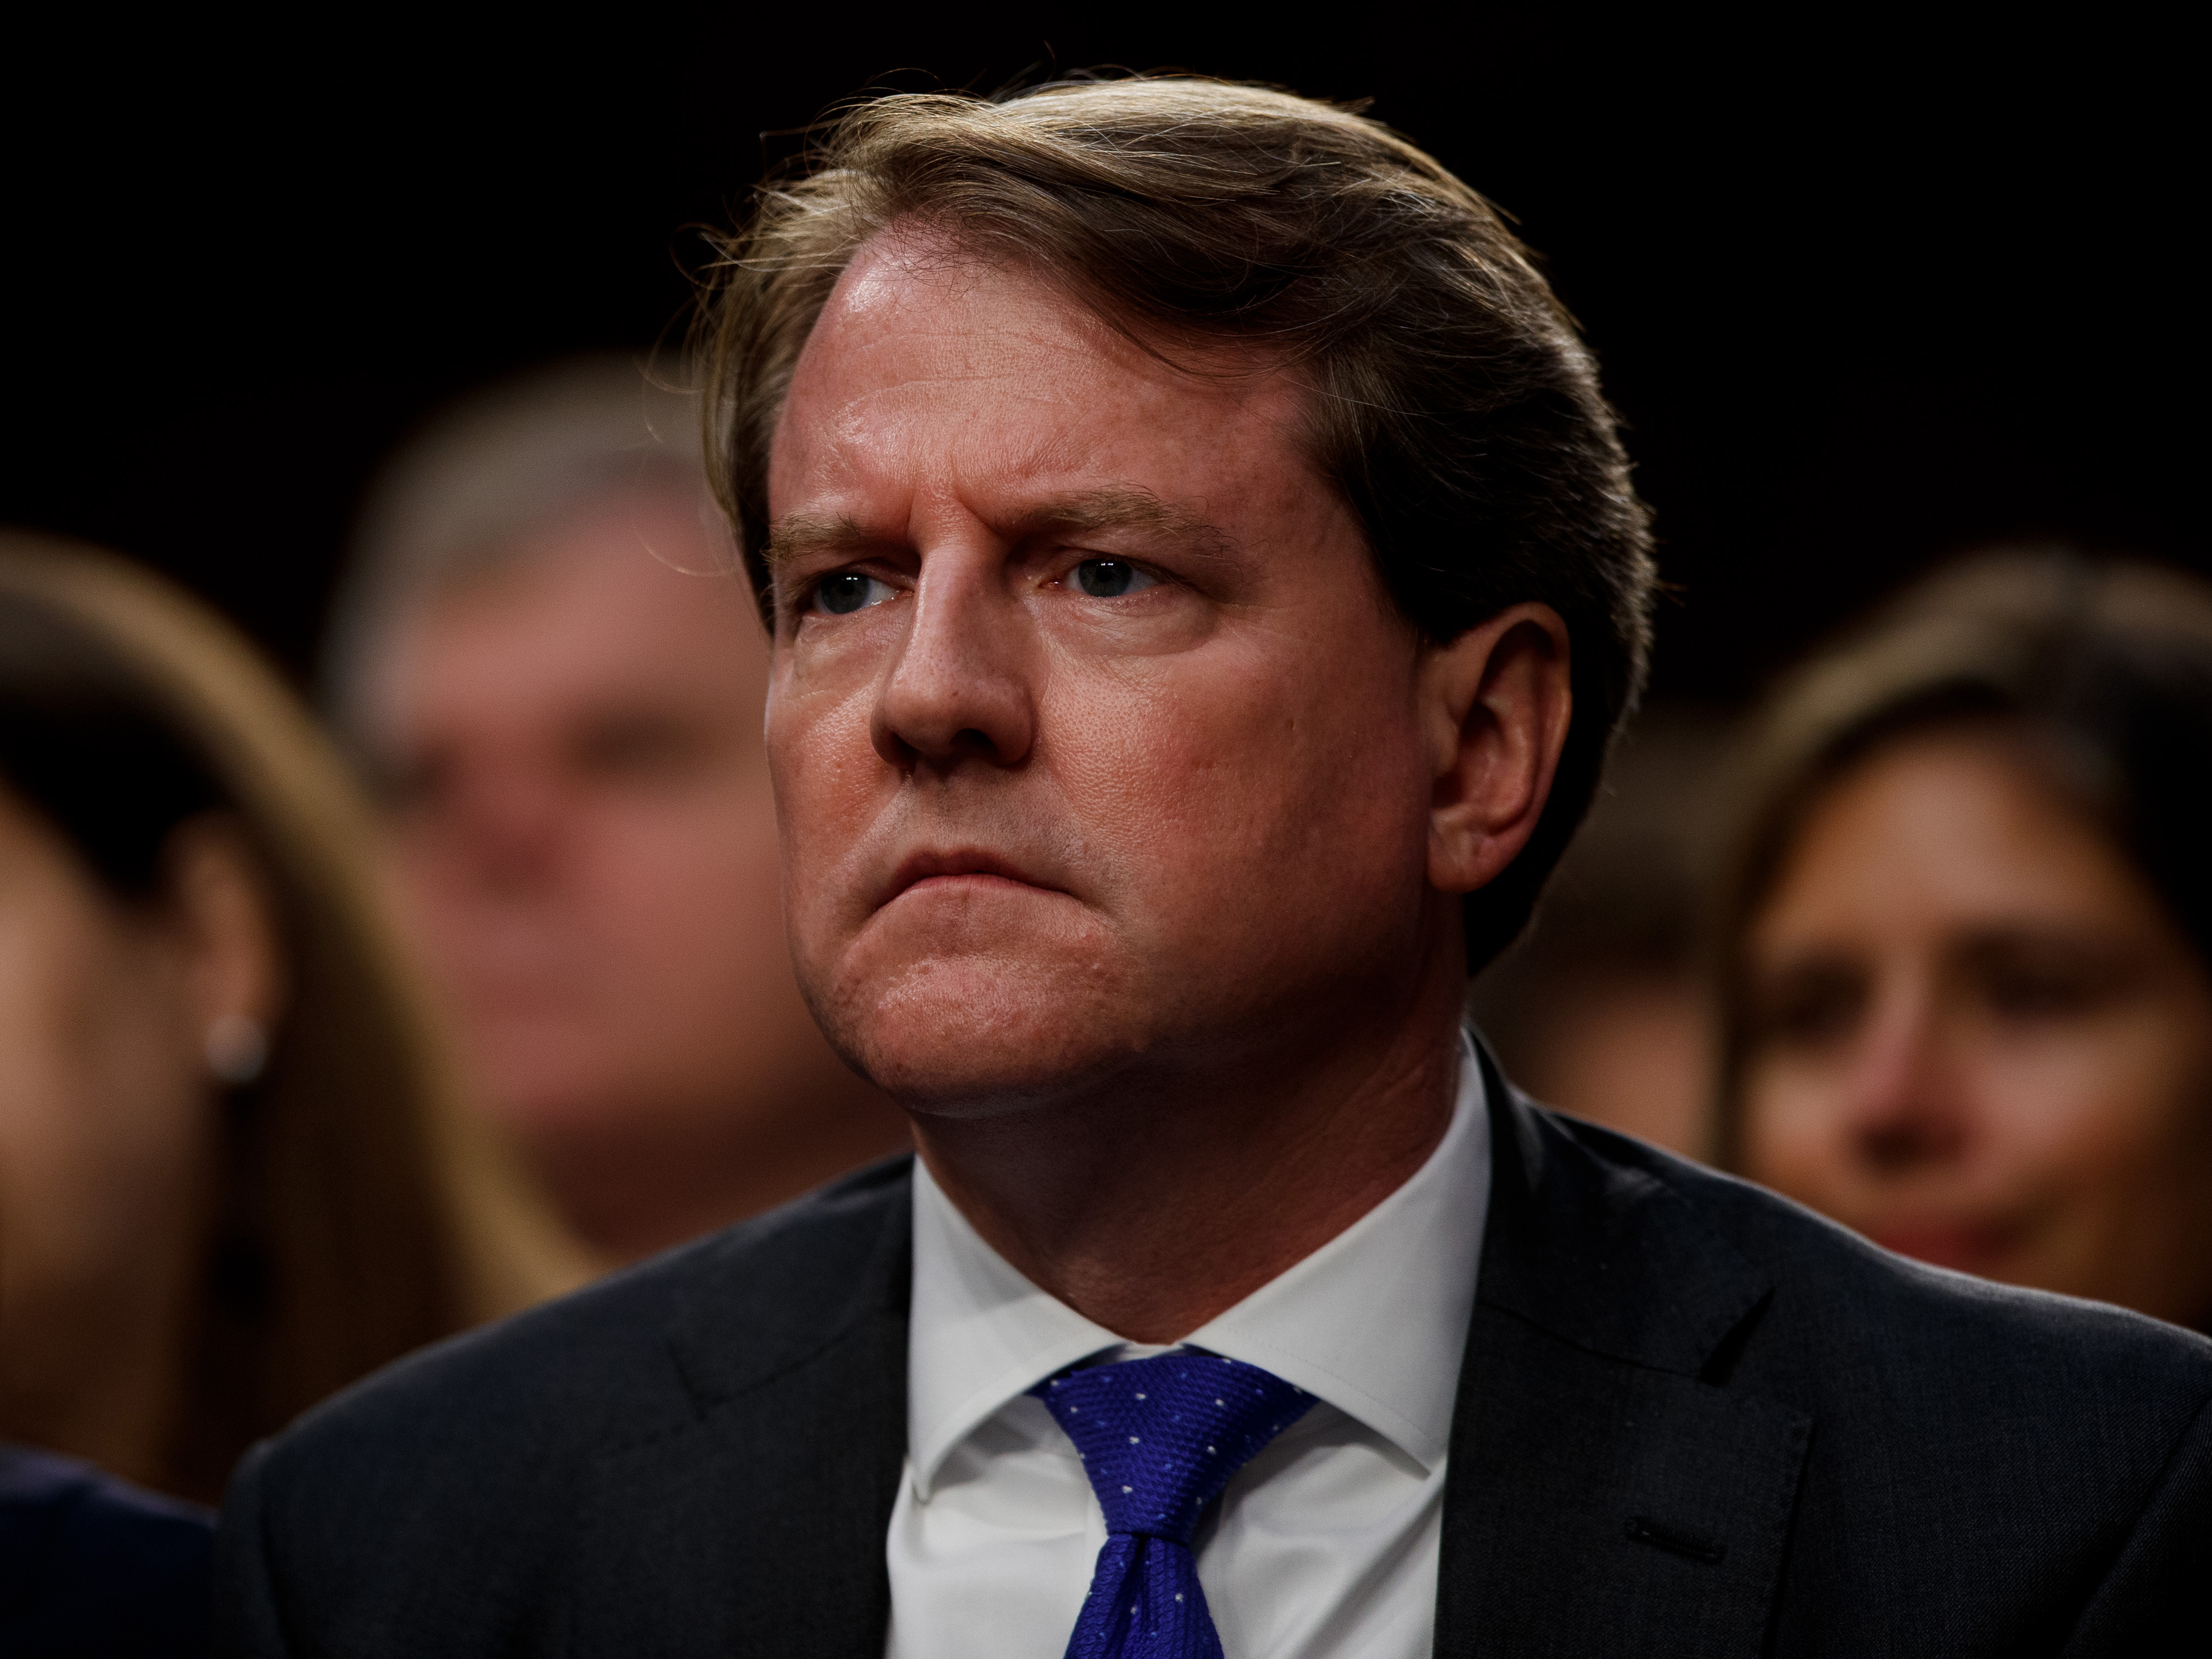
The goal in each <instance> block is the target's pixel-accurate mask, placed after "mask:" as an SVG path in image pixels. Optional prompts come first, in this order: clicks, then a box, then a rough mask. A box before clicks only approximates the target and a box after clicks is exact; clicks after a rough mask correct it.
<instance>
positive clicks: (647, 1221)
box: [374, 495, 905, 1258]
mask: <svg viewBox="0 0 2212 1659" xmlns="http://www.w3.org/2000/svg"><path fill="white" fill-rule="evenodd" d="M715 565H716V550H715V549H714V547H713V545H712V544H710V543H709V541H708V538H707V536H706V534H705V532H704V530H703V528H702V526H701V525H700V523H699V521H698V517H697V509H696V504H695V503H693V502H692V501H689V500H688V499H680V498H673V497H667V496H659V495H637V496H632V497H627V498H617V499H616V500H613V501H607V502H605V503H603V504H602V505H601V506H600V507H599V509H598V510H597V511H596V512H591V513H581V514H579V515H577V516H576V517H575V518H574V519H572V520H568V521H567V522H565V523H563V524H562V525H561V526H558V527H557V528H554V529H549V530H548V531H547V532H544V534H543V535H542V536H541V537H540V538H538V540H536V541H534V542H532V544H528V545H526V546H525V547H522V548H519V549H518V550H516V551H515V554H514V556H513V558H512V559H510V560H509V561H507V562H505V563H502V564H501V565H499V566H497V567H495V568H493V569H492V570H491V571H489V573H487V574H483V575H480V576H478V577H477V578H475V579H473V580H470V581H468V582H466V583H465V585H461V586H455V587H452V588H449V589H446V590H443V591H441V592H436V593H435V594H434V595H433V596H431V598H430V599H428V602H427V603H426V604H425V605H423V606H422V607H421V608H420V609H419V610H418V611H416V614H415V615H414V617H412V618H411V620H410V621H409V622H408V623H405V624H404V625H403V627H402V628H401V629H400V630H399V632H398V637H397V638H396V639H395V640H394V641H393V642H392V649H391V653H390V655H389V657H388V659H387V660H386V665H385V667H384V671H383V672H382V674H381V676H380V688H381V695H380V697H379V699H378V702H377V709H376V716H375V720H374V728H375V731H376V733H377V740H378V746H379V748H380V751H381V753H382V754H383V756H384V757H385V763H386V767H387V769H388V770H389V771H390V773H391V774H392V778H393V780H394V783H395V787H396V792H397V797H398V810H397V812H396V814H395V830H396V833H395V836H394V840H393V846H392V870H393V874H394V876H395V878H396V885H397V887H398V891H399V894H400V896H401V899H402V908H403V911H404V915H406V917H407V919H408V921H409V924H410V932H411V933H412V935H413V936H414V938H415V939H416V941H417V943H418V945H419V946H420V948H421V953H422V956H423V957H424V958H425V959H426V961H427V963H428V966H429V968H430V969H431V972H432V974H433V976H434V978H435V981H436V983H437V985H438V987H439V988H440V989H441V992H442V993H443V995H444V1000H445V1002H446V1005H447V1007H448V1008H449V1009H451V1010H452V1011H453V1013H454V1014H455V1016H456V1018H457V1024H458V1025H459V1036H460V1037H461V1039H462V1042H463V1048H464V1052H465V1059H466V1060H467V1061H468V1062H469V1064H470V1065H471V1068H472V1070H473V1072H474V1074H475V1077H476V1079H477V1085H478V1092H479V1094H480V1096H481V1097H482V1098H483V1100H484V1101H485V1103H487V1105H488V1106H489V1109H490V1110H491V1111H492V1112H493V1113H494V1115H495V1116H496V1117H497V1119H498V1120H499V1121H501V1124H502V1125H503V1126H504V1127H506V1128H507V1130H508V1131H509V1132H510V1133H512V1134H513V1137H514V1138H515V1139H516V1141H517V1142H518V1143H519V1144H520V1146H521V1147H522V1148H523V1150H524V1151H525V1152H526V1155H527V1156H528V1157H530V1158H531V1159H532V1162H533V1164H535V1166H536V1167H537V1168H538V1170H539V1171H540V1173H541V1174H542V1175H543V1176H544V1177H545V1178H546V1180H547V1181H548V1183H549V1185H550V1188H551V1189H552V1191H553V1193H554V1195H555V1197H556V1200H557V1201H558V1202H559V1203H560V1205H561V1206H562V1209H563V1211H564V1212H566V1213H567V1215H568V1218H569V1219H570V1220H571V1222H572V1223H573V1224H574V1225H575V1226H576V1227H577V1229H578V1231H580V1233H581V1234H582V1235H583V1236H584V1237H586V1239H587V1240H588V1241H589V1242H591V1243H593V1244H595V1245H597V1246H598V1247H599V1248H600V1249H602V1250H604V1251H605V1252H606V1253H608V1254H609V1255H613V1256H616V1257H624V1258H626V1257H634V1256H637V1255H644V1254H646V1253H648V1252H650V1251H652V1250H653V1249H659V1248H661V1247H663V1246H665V1245H667V1244H670V1243H676V1242H678V1240H681V1239H683V1238H686V1237H692V1236H694V1235H696V1233H699V1232H702V1231H708V1230H709V1229H711V1228H713V1227H715V1226H719V1225H723V1224H724V1223H726V1222H728V1221H731V1220H734V1219H736V1218H738V1217H740V1216H743V1215H745V1214H749V1213H751V1212H754V1211H756V1210H758V1209H761V1208H764V1207H766V1206H769V1205H770V1204H773V1203H776V1202H779V1201H781V1200H783V1199H785V1198H787V1197H790V1196H792V1195H793V1194H795V1193H797V1192H799V1191H802V1190H804V1189H805V1188H807V1187H809V1186H811V1185H813V1184H814V1183H816V1182H819V1181H822V1180H825V1179H827V1178H828V1177H829V1176H832V1175H835V1174H836V1173H838V1172H839V1171H840V1170H844V1169H847V1168H849V1167H851V1166H852V1165H853V1164H857V1163H860V1162H864V1161H866V1159H868V1158H872V1157H876V1156H880V1155H881V1154H883V1153H884V1152H890V1151H892V1150H895V1149H896V1147H897V1146H900V1145H902V1144H903V1142H904V1139H905V1136H904V1128H903V1125H902V1123H901V1121H899V1119H898V1116H897V1115H896V1112H895V1111H894V1110H893V1109H891V1108H890V1107H889V1106H888V1105H887V1104H886V1103H884V1102H883V1101H882V1100H881V1099H880V1097H878V1096H876V1095H875V1094H874V1092H873V1091H872V1090H869V1089H868V1088H867V1087H866V1085H863V1084H862V1083H860V1080H859V1079H855V1078H854V1077H853V1076H852V1074H851V1073H849V1072H848V1071H847V1070H846V1069H845V1068H844V1067H843V1066H842V1065H840V1064H839V1063H838V1061H837V1060H836V1057H835V1056H834V1055H833V1054H831V1053H830V1052H829V1048H827V1046H826V1045H825V1044H824V1043H823V1041H822V1038H821V1036H820V1034H819V1033H818V1032H817V1030H815V1029H814V1026H813V1024H812V1023H811V1020H810V1019H809V1018H808V1017H807V1014H806V1012H805V1007H804V1006H803V1005H802V1004H801V1002H800V1000H799V995H798V993H797V991H796V990H795V988H794V987H793V983H792V977H791V970H790V966H789V957H788V954H787V951H786V949H785V946H784V941H783V922H782V913H781V893H780V886H779V877H778V865H777V855H776V846H775V809H774V805H773V803H772V801H771V799H770V795H769V776H768V769H767V765H766V763H765V759H764V757H763V752H762V748H761V738H760V717H761V700H762V696H763V690H764V686H765V679H766V674H767V669H768V647H767V643H766V641H764V640H763V638H762V636H761V630H760V626H759V623H758V621H757V617H756V616H755V614H754V612H753V611H752V607H751V605H750V601H749V600H748V599H747V598H746V596H745V595H744V592H743V591H742V590H741V589H740V588H739V587H738V586H737V585H736V584H735V583H734V582H732V580H730V579H729V578H728V577H727V576H726V575H723V574H712V573H713V572H714V567H715ZM694 572H706V573H709V574H687V573H694Z"/></svg>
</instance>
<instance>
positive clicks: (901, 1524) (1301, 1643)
mask: <svg viewBox="0 0 2212 1659" xmlns="http://www.w3.org/2000/svg"><path fill="white" fill-rule="evenodd" d="M1489 1201H1490V1127H1489V1118H1488V1115H1487V1113H1486V1110H1485V1103H1484V1100H1483V1086H1482V1074H1481V1073H1480V1070H1479V1069H1478V1068H1477V1066H1476V1065H1475V1062H1474V1054H1473V1052H1472V1050H1471V1049H1467V1050H1465V1051H1464V1052H1463V1054H1462V1060H1461V1066H1460V1085H1459V1097H1458V1100H1457V1103H1456V1104H1455V1107H1454V1109H1453V1114H1452V1121H1451V1125H1450V1127H1449V1128H1448V1129H1447V1130H1446V1131H1445V1133H1444V1137H1443V1140H1442V1141H1441V1142H1439V1143H1438V1144H1437V1149H1436V1151H1435V1152H1432V1153H1431V1154H1430V1155H1429V1158H1428V1161H1427V1162H1426V1163H1425V1164H1422V1165H1421V1167H1420V1169H1419V1170H1417V1171H1416V1172H1415V1173H1414V1175H1413V1177H1412V1178H1411V1179H1410V1180H1408V1181H1407V1182H1406V1183H1405V1184H1404V1185H1403V1186H1401V1187H1400V1188H1398V1189H1397V1191H1395V1192H1394V1193H1392V1194H1390V1196H1389V1197H1388V1198H1386V1199H1384V1200H1383V1202H1382V1203H1380V1204H1378V1205H1377V1206H1376V1207H1375V1208H1374V1209H1372V1210H1370V1211H1369V1212H1367V1213H1366V1214H1365V1215H1364V1216H1362V1217H1361V1218H1359V1219H1358V1221H1356V1222H1354V1223H1353V1224H1352V1225H1351V1226H1350V1227H1348V1228H1346V1230H1345V1231H1343V1232H1341V1233H1340V1234H1338V1235H1337V1237H1334V1238H1333V1239H1331V1240H1330V1241H1329V1242H1328V1243H1326V1244H1324V1245H1322V1248H1321V1249H1318V1250H1316V1251H1315V1252H1314V1253H1313V1254H1312V1255H1310V1256H1308V1257H1306V1258H1305V1260H1304V1261H1300V1262H1298V1263H1297V1265H1296V1266H1295V1267H1291V1268H1290V1269H1289V1270H1288V1271H1287V1272H1285V1273H1283V1274H1281V1275H1280V1276H1279V1277H1278V1278H1276V1279H1273V1280H1271V1281H1270V1282H1269V1283H1267V1284H1266V1285H1262V1286H1261V1288H1260V1289H1258V1290H1256V1291H1254V1292H1253V1293H1252V1294H1251V1295H1250V1296H1249V1297H1245V1298H1244V1300H1243V1301H1242V1302H1240V1303H1238V1304H1237V1305H1236V1306H1235V1307H1233V1308H1231V1309H1230V1310H1228V1311H1227V1312H1226V1313H1224V1314H1222V1315H1221V1316H1219V1317H1218V1318H1216V1319H1214V1320H1212V1322H1209V1323H1207V1324H1206V1325H1205V1326H1203V1327H1202V1328H1200V1329H1198V1330H1195V1331H1194V1332H1192V1333H1191V1334H1190V1336H1189V1337H1188V1344H1187V1345H1188V1346H1191V1347H1194V1348H1203V1349H1206V1350H1207V1351H1208V1352H1213V1353H1219V1354H1226V1355H1228V1356H1229V1357H1230V1358H1232V1359H1241V1360H1244V1361H1246V1362H1247V1363H1249V1364H1254V1365H1260V1366H1263V1367H1265V1368H1266V1369H1267V1370H1270V1371H1273V1373H1274V1374H1275V1375H1276V1376H1279V1377H1282V1378H1283V1379H1284V1380H1285V1381H1286V1382H1290V1383H1296V1384H1297V1386H1298V1387H1300V1388H1302V1389H1305V1390H1306V1391H1307V1392H1309V1393H1310V1394H1312V1395H1316V1397H1317V1403H1316V1405H1315V1406H1314V1407H1313V1408H1312V1410H1310V1411H1309V1412H1308V1413H1306V1415H1305V1416H1304V1417H1303V1418H1302V1419H1299V1420H1298V1421H1297V1423H1295V1424H1293V1425H1291V1427H1290V1428H1288V1429H1286V1430H1285V1431H1283V1433H1282V1434H1281V1435H1279V1437H1277V1438H1276V1440H1275V1441H1274V1443H1273V1444H1272V1445H1270V1446H1269V1447H1267V1449H1266V1450H1264V1451H1262V1452H1261V1454H1260V1455H1258V1456H1257V1457H1255V1458H1254V1459H1253V1460H1252V1462H1249V1464H1247V1465H1246V1466H1245V1467H1244V1468H1243V1470H1242V1471H1241V1472H1240V1473H1239V1474H1237V1476H1236V1478H1235V1479H1234V1480H1231V1482H1230V1483H1229V1487H1228V1490H1227V1491H1226V1492H1224V1493H1223V1495H1222V1498H1221V1500H1220V1502H1219V1503H1218V1504H1216V1505H1215V1506H1214V1508H1213V1510H1212V1512H1211V1513H1210V1515H1209V1516H1207V1518H1206V1519H1205V1520H1203V1521H1201V1522H1200V1525H1199V1530H1198V1533H1197V1535H1196V1536H1195V1537H1194V1540H1193V1541H1192V1543H1193V1548H1194V1550H1195V1552H1196V1554H1197V1558H1198V1577H1199V1582H1200V1583H1201V1584H1202V1585H1203V1586H1204V1587H1205V1589H1206V1602H1207V1605H1208V1606H1209V1607H1211V1608H1212V1613H1213V1621H1214V1624H1215V1626H1216V1627H1217V1628H1218V1630H1219V1632H1220V1633H1221V1645H1222V1650H1223V1653H1224V1655H1225V1659H1323V1656H1332V1659H1351V1656H1357V1659H1417V1656H1424V1659H1425V1656H1426V1655H1427V1654H1428V1652H1429V1650H1430V1648H1431V1640H1432V1638H1433V1634H1434V1626H1435V1620H1436V1599H1437V1540H1438V1537H1439V1535H1440V1534H1441V1531H1442V1527H1443V1486H1444V1454H1445V1449H1446V1447H1447V1445H1448V1443H1449V1437H1450V1432H1451V1415H1452V1403H1453V1400H1454V1398H1455V1395H1456V1393H1457V1389H1458V1384H1459V1370H1460V1362H1461V1358H1462V1350H1463V1349H1464V1347H1465V1346H1466V1342H1467V1328H1468V1317H1469V1316H1470V1314H1471V1313H1472V1311H1473V1309H1474V1285H1475V1273H1476V1268H1477V1266H1478V1258H1479V1256H1480V1251H1481V1248H1482V1225H1483V1218H1484V1215H1485V1213H1486V1211H1487V1210H1488V1207H1489ZM911 1319H912V1322H911V1338H910V1344H909V1347H908V1361H907V1448H908V1450H907V1463H906V1478H905V1480H902V1482H901V1483H900V1486H899V1493H898V1499H897V1502H896V1504H895V1505H894V1507H893V1509H892V1510H891V1523H890V1534H889V1535H888V1537H887V1539H886V1542H885V1547H886V1550H887V1553H888V1554H889V1557H890V1581H891V1627H890V1643H889V1652H890V1656H891V1659H979V1656H981V1659H1060V1656H1061V1655H1062V1654H1064V1653H1065V1652H1066V1648H1067V1639H1068V1637H1069V1635H1070V1633H1071V1632H1073V1630H1074V1628H1075V1617H1076V1613H1077V1612H1078V1611H1079V1609H1080V1608H1081V1607H1082V1606H1083V1600H1084V1596H1085V1594H1086V1593H1087V1592H1088V1590H1089V1589H1090V1587H1091V1568H1092V1565H1094V1563H1095V1562H1096V1561H1097V1556H1098V1551H1099V1547H1100V1546H1101V1545H1103V1543H1104V1542H1105V1541H1106V1522H1105V1517H1104V1516H1103V1514H1102V1513H1101V1511H1100V1510H1099V1507H1098V1500H1097V1497H1096V1496H1095V1495H1094V1494H1093V1493H1092V1492H1091V1483H1090V1481H1089V1480H1087V1479H1086V1478H1085V1474H1084V1472H1083V1465H1082V1463H1081V1462H1079V1461H1078V1459H1077V1457H1076V1454H1075V1448H1074V1446H1073V1444H1072V1443H1070V1442H1069V1440H1068V1438H1067V1437H1066V1435H1064V1434H1063V1433H1061V1432H1060V1425H1058V1424H1056V1423H1054V1421H1053V1419H1052V1414H1051V1413H1049V1412H1048V1411H1047V1410H1046V1409H1045V1408H1044V1407H1043V1405H1042V1403H1041V1402H1040V1401H1036V1400H1032V1399H1030V1397H1029V1396H1028V1395H1027V1393H1026V1392H1025V1391H1026V1390H1027V1389H1029V1388H1030V1386H1031V1385H1033V1384H1035V1383H1040V1382H1042V1381H1043V1380H1044V1379H1045V1378H1046V1377H1048V1376H1051V1375H1053V1373H1054V1372H1055V1371H1058V1370H1061V1369H1063V1368H1064V1367H1066V1366H1068V1365H1072V1364H1074V1363H1076V1362H1077V1361H1078V1360H1081V1359H1086V1358H1093V1357H1098V1356H1103V1357H1105V1358H1114V1359H1121V1358H1139V1357H1141V1356H1143V1355H1146V1354H1152V1353H1158V1352H1164V1350H1162V1349H1158V1348H1144V1347H1139V1346H1135V1345H1133V1344H1130V1343H1125V1342H1124V1341H1123V1340H1121V1338H1120V1337H1118V1336H1116V1335H1115V1334H1114V1333H1113V1332H1111V1331H1109V1330H1107V1329H1105V1328H1103V1327H1102V1326H1098V1325H1094V1324H1093V1323H1091V1321H1089V1320H1087V1319H1085V1317H1084V1316H1082V1315H1081V1314H1079V1313H1077V1312H1076V1311H1075V1310H1073V1309H1072V1308H1070V1307H1068V1306H1067V1305H1066V1304H1065V1303H1062V1302H1059V1301H1056V1300H1054V1298H1053V1297H1050V1296H1048V1295H1047V1294H1046V1293H1045V1292H1044V1291H1041V1290H1039V1289H1038V1288H1037V1287H1036V1285H1032V1284H1030V1281H1029V1280H1028V1279H1024V1277H1023V1276H1022V1275H1021V1274H1020V1273H1018V1272H1016V1271H1015V1270H1014V1269H1013V1267H1011V1266H1009V1265H1008V1264H1007V1262H1006V1258H1005V1257H1003V1256H1001V1255H1000V1254H999V1253H998V1252H997V1251H996V1250H994V1249H992V1248H991V1247H990V1246H989V1245H988V1244H987V1243H984V1242H983V1240H982V1238H981V1236H980V1235H978V1234H977V1232H976V1231H975V1229H974V1228H973V1227H972V1226H970V1225H969V1223H968V1220H967V1218H965V1217H963V1215H962V1214H961V1213H960V1212H959V1211H958V1210H957V1209H955V1208H954V1207H953V1206H952V1203H951V1200H949V1199H947V1198H946V1197H945V1194H944V1193H943V1191H942V1190H941V1189H940V1188H939V1187H938V1186H937V1184H936V1182H933V1181H932V1180H931V1179H930V1176H929V1172H928V1171H927V1170H926V1169H924V1168H923V1167H922V1166H921V1164H920V1163H919V1162H917V1163H916V1164H915V1176H914V1302H913V1313H912V1316H911Z"/></svg>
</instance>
